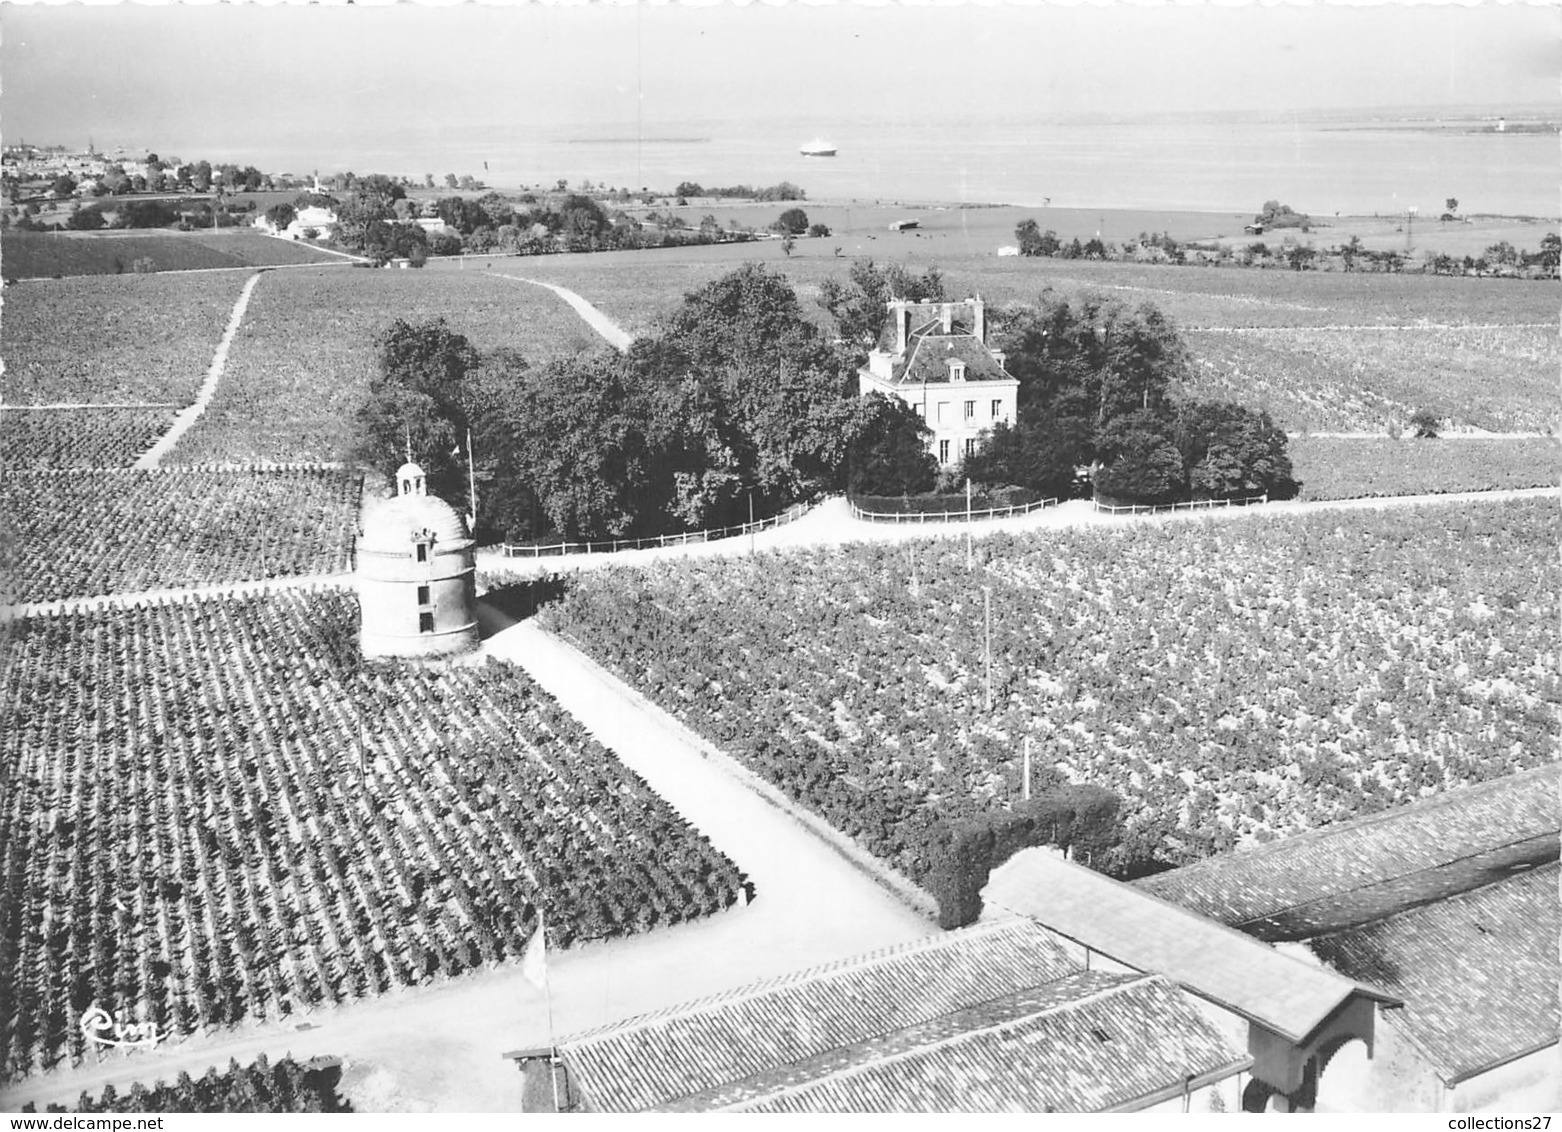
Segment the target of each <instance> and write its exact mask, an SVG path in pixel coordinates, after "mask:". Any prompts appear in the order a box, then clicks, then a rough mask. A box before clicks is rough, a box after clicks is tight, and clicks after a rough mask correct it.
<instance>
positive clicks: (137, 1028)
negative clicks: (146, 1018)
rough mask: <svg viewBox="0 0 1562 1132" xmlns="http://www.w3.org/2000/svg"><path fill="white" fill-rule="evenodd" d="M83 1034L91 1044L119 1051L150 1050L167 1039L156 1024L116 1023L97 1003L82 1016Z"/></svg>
mask: <svg viewBox="0 0 1562 1132" xmlns="http://www.w3.org/2000/svg"><path fill="white" fill-rule="evenodd" d="M81 1032H82V1034H83V1035H84V1036H85V1037H86V1039H87V1040H88V1041H89V1042H93V1043H94V1044H96V1045H100V1046H115V1047H116V1048H118V1049H150V1048H151V1047H153V1046H155V1045H156V1044H157V1043H158V1042H160V1041H162V1040H163V1038H164V1037H165V1035H163V1034H159V1033H158V1032H157V1023H156V1022H116V1021H114V1016H113V1015H112V1014H110V1013H109V1012H108V1011H107V1010H104V1009H103V1008H102V1007H101V1006H99V1005H98V1004H97V1003H95V1002H94V1003H93V1004H92V1005H91V1006H89V1007H88V1008H87V1010H86V1013H84V1014H83V1015H82V1016H81Z"/></svg>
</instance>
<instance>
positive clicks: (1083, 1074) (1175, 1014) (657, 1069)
mask: <svg viewBox="0 0 1562 1132" xmlns="http://www.w3.org/2000/svg"><path fill="white" fill-rule="evenodd" d="M1094 1030H1100V1031H1102V1033H1104V1034H1105V1035H1106V1037H1105V1039H1104V1040H1103V1039H1102V1038H1101V1037H1099V1036H1097V1034H1095V1033H1094V1032H1093V1031H1094ZM1113 1043H1116V1044H1115V1045H1114V1044H1113ZM560 1046H561V1050H562V1052H563V1056H564V1060H565V1063H566V1064H567V1065H568V1066H569V1070H570V1073H571V1074H572V1076H573V1078H574V1081H575V1083H576V1085H577V1086H578V1088H579V1091H580V1093H581V1094H582V1095H583V1096H584V1098H585V1100H586V1103H587V1105H588V1106H589V1107H590V1108H592V1109H596V1110H599V1111H612V1112H632V1111H641V1110H645V1109H652V1108H676V1109H686V1110H709V1109H717V1108H728V1109H751V1110H769V1111H823V1110H829V1111H886V1110H906V1109H914V1108H939V1109H943V1108H956V1109H982V1110H990V1109H1004V1108H1022V1109H1039V1108H1044V1107H1046V1105H1047V1104H1052V1105H1053V1107H1057V1108H1095V1107H1112V1106H1114V1105H1118V1104H1126V1103H1131V1102H1132V1101H1134V1100H1135V1099H1137V1098H1138V1097H1141V1096H1145V1095H1148V1094H1150V1093H1153V1092H1154V1091H1156V1089H1165V1088H1169V1087H1174V1086H1175V1087H1180V1086H1181V1084H1182V1083H1183V1081H1184V1080H1185V1079H1186V1078H1187V1077H1188V1076H1189V1075H1190V1074H1192V1075H1194V1076H1199V1075H1209V1074H1215V1075H1217V1076H1219V1075H1229V1073H1235V1072H1237V1071H1238V1070H1240V1069H1242V1068H1244V1067H1245V1066H1246V1065H1247V1064H1248V1062H1247V1059H1246V1058H1245V1057H1243V1056H1242V1054H1241V1052H1240V1051H1237V1050H1234V1049H1231V1048H1229V1047H1228V1046H1227V1045H1226V1043H1225V1042H1224V1040H1223V1039H1222V1038H1221V1037H1220V1036H1219V1035H1218V1034H1217V1033H1215V1032H1214V1031H1213V1029H1212V1028H1211V1027H1210V1025H1209V1023H1208V1022H1207V1021H1206V1020H1205V1019H1204V1018H1203V1017H1202V1016H1200V1015H1199V1013H1198V1011H1197V1009H1196V1008H1195V1007H1194V1006H1193V1005H1192V1004H1191V1003H1190V1002H1188V1001H1187V1000H1186V999H1185V998H1184V997H1183V996H1182V995H1181V994H1180V992H1178V991H1177V990H1176V989H1175V988H1174V987H1171V986H1169V985H1167V984H1165V983H1164V982H1163V981H1161V980H1156V979H1145V978H1140V977H1134V976H1120V975H1104V974H1102V973H1100V972H1094V973H1092V972H1082V971H1080V970H1079V969H1078V967H1077V966H1076V965H1075V964H1074V963H1073V961H1072V960H1070V959H1069V957H1068V956H1067V954H1066V952H1065V951H1064V949H1063V948H1062V946H1061V945H1060V944H1059V943H1058V941H1057V940H1056V939H1055V938H1054V937H1053V936H1052V935H1051V934H1050V933H1048V932H1046V931H1044V930H1042V929H1041V928H1039V927H1037V926H1036V925H1035V924H1032V923H1030V922H1028V921H1024V920H1007V921H998V922H993V923H988V924H981V925H977V926H976V927H973V928H969V929H966V930H964V931H960V932H951V933H947V934H941V935H936V936H932V937H929V938H928V939H925V940H920V941H917V942H915V943H912V944H908V945H905V946H902V947H898V948H891V949H887V950H884V951H880V952H875V953H872V954H869V955H865V956H861V957H859V958H856V959H852V960H848V961H844V962H841V963H835V964H830V965H827V966H822V967H815V968H811V969H808V970H805V971H800V972H797V973H795V974H792V975H788V976H785V977H783V978H779V979H772V980H769V981H766V982H762V983H755V984H752V985H750V986H747V987H741V988H738V989H737V990H734V991H730V992H727V993H725V994H721V995H716V996H713V997H711V998H706V999H701V1000H699V1001H697V1002H692V1003H688V1004H685V1005H683V1006H678V1007H673V1008H671V1009H668V1010H662V1011H658V1012H656V1013H653V1014H647V1015H644V1016H642V1017H639V1018H635V1019H631V1020H629V1021H628V1022H624V1023H620V1024H617V1025H614V1026H608V1027H603V1028H601V1029H598V1030H595V1031H591V1032H589V1033H586V1034H582V1035H579V1036H577V1037H574V1038H570V1039H566V1040H565V1041H563V1042H562V1043H560ZM1103 1047H1106V1048H1103ZM1017 1070H1018V1071H1017Z"/></svg>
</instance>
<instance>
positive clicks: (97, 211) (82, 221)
mask: <svg viewBox="0 0 1562 1132" xmlns="http://www.w3.org/2000/svg"><path fill="white" fill-rule="evenodd" d="M107 226H108V221H107V220H105V219H104V218H103V210H102V209H101V208H98V207H97V206H96V205H91V206H89V207H87V208H78V209H77V210H76V211H74V212H72V213H71V214H70V216H69V217H68V218H67V219H66V221H65V227H67V228H69V229H71V230H72V231H75V232H96V231H97V230H98V229H100V228H106V227H107Z"/></svg>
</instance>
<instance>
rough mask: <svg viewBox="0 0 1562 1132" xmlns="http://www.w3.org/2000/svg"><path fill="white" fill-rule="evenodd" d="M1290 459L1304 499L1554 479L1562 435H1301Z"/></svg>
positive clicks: (1561, 478)
mask: <svg viewBox="0 0 1562 1132" xmlns="http://www.w3.org/2000/svg"><path fill="white" fill-rule="evenodd" d="M1291 464H1292V466H1293V468H1294V469H1295V473H1296V478H1297V479H1299V480H1300V481H1301V482H1302V493H1301V495H1300V496H1299V498H1301V499H1304V500H1306V499H1357V498H1361V497H1363V496H1374V495H1417V494H1431V493H1434V492H1454V491H1493V490H1501V489H1503V488H1515V487H1555V486H1557V485H1558V484H1559V483H1562V441H1559V440H1557V439H1556V438H1555V437H1530V438H1524V439H1508V438H1492V439H1486V438H1479V439H1477V438H1471V439H1462V438H1461V439H1453V440H1449V439H1442V440H1411V439H1401V440H1390V439H1389V438H1388V437H1387V436H1383V437H1375V438H1359V439H1358V438H1337V437H1327V436H1297V437H1292V438H1291Z"/></svg>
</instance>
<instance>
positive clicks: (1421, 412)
mask: <svg viewBox="0 0 1562 1132" xmlns="http://www.w3.org/2000/svg"><path fill="white" fill-rule="evenodd" d="M1441 424H1442V422H1441V421H1440V420H1438V417H1437V414H1436V413H1434V412H1432V410H1430V409H1417V410H1416V411H1415V413H1414V414H1412V416H1411V418H1410V435H1411V436H1413V437H1415V438H1416V439H1417V440H1436V439H1437V430H1438V428H1439V426H1440V425H1441Z"/></svg>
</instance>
